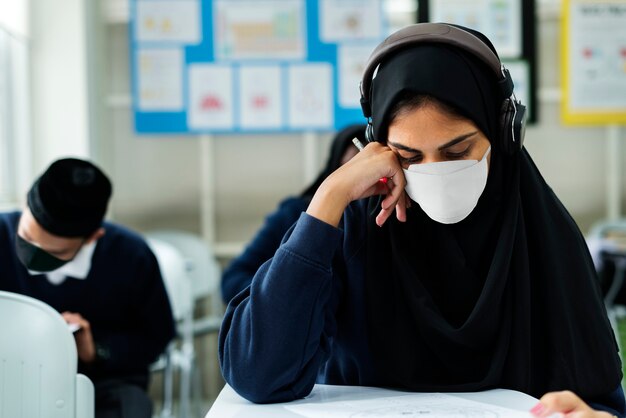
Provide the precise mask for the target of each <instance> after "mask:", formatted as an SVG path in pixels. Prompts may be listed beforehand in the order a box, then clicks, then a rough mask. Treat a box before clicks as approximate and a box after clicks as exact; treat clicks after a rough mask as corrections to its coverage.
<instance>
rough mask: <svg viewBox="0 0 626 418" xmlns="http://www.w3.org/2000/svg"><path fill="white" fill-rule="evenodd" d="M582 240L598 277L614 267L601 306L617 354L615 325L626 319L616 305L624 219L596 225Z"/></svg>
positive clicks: (622, 274)
mask: <svg viewBox="0 0 626 418" xmlns="http://www.w3.org/2000/svg"><path fill="white" fill-rule="evenodd" d="M586 240H587V245H588V246H589V251H590V252H591V256H592V258H593V261H594V264H595V267H596V270H597V271H598V273H600V272H601V271H602V270H603V268H604V263H605V262H606V261H610V262H612V263H613V265H614V267H615V271H614V273H613V277H612V278H611V279H610V283H609V286H608V290H607V291H606V293H605V295H604V305H605V306H606V310H607V315H608V317H609V321H610V322H611V326H612V327H613V332H614V333H615V336H616V340H617V344H618V347H619V350H620V352H621V351H622V347H621V339H620V335H619V327H618V325H617V322H618V320H619V319H621V318H624V317H625V316H626V308H625V307H624V306H623V305H618V304H616V298H617V296H618V294H619V293H620V290H622V287H623V286H624V280H625V279H626V218H623V219H616V220H612V221H607V220H603V221H599V222H596V223H595V224H594V225H593V226H592V227H591V230H590V231H589V234H588V235H587V237H586ZM624 384H626V381H624Z"/></svg>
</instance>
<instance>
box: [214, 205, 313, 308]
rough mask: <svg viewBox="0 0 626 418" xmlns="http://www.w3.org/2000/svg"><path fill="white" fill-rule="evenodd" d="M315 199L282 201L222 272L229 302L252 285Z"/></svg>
mask: <svg viewBox="0 0 626 418" xmlns="http://www.w3.org/2000/svg"><path fill="white" fill-rule="evenodd" d="M310 201H311V199H310V198H308V197H301V196H297V197H289V198H287V199H285V200H283V201H282V202H280V204H279V205H278V208H277V209H276V211H274V212H272V213H271V214H270V215H268V216H267V218H266V219H265V223H264V224H263V227H262V228H261V229H260V230H259V232H257V234H256V235H255V237H254V239H252V241H251V242H250V243H249V244H248V246H247V247H246V249H245V250H244V252H243V253H242V254H241V255H240V256H239V257H237V258H235V259H234V260H233V261H232V262H231V263H230V264H229V266H228V267H227V268H226V269H225V270H224V273H223V274H222V281H221V287H222V299H223V300H224V303H226V304H228V302H229V301H230V300H231V299H232V298H233V297H235V295H236V294H237V293H239V292H241V291H242V290H243V289H245V288H246V287H248V286H249V285H250V282H252V278H253V277H254V274H255V273H256V271H257V270H258V269H259V267H261V264H263V263H265V262H266V261H267V260H269V259H270V258H272V257H273V256H274V253H275V252H276V250H277V249H278V246H279V245H280V242H281V240H282V239H283V236H284V235H285V233H286V232H287V231H288V230H289V228H290V227H291V226H292V225H293V224H294V223H295V222H296V221H297V220H298V218H299V217H300V214H301V213H302V212H303V211H305V210H306V208H307V207H308V206H309V202H310Z"/></svg>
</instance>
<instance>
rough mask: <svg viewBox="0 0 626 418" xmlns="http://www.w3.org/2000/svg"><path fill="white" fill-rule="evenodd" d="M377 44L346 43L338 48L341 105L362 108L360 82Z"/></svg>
mask: <svg viewBox="0 0 626 418" xmlns="http://www.w3.org/2000/svg"><path fill="white" fill-rule="evenodd" d="M375 47H376V44H358V45H351V44H344V45H339V46H338V48H337V54H338V57H337V66H338V68H339V73H338V74H339V105H340V106H342V107H356V108H360V106H361V102H360V98H361V94H360V90H359V83H360V82H361V77H362V76H363V70H364V69H365V64H366V63H367V59H368V58H369V56H370V54H371V53H372V51H373V50H374V48H375Z"/></svg>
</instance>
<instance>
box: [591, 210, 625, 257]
mask: <svg viewBox="0 0 626 418" xmlns="http://www.w3.org/2000/svg"><path fill="white" fill-rule="evenodd" d="M587 238H588V239H600V240H602V241H603V242H605V243H606V244H607V245H609V246H610V247H612V248H613V249H617V250H621V251H623V252H625V253H626V218H622V219H615V220H611V221H607V220H603V221H599V222H596V223H595V224H593V225H592V227H591V230H590V231H589V234H588V237H587Z"/></svg>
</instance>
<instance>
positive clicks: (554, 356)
mask: <svg viewBox="0 0 626 418" xmlns="http://www.w3.org/2000/svg"><path fill="white" fill-rule="evenodd" d="M472 33H474V34H476V35H477V36H480V37H481V39H483V40H485V41H486V42H488V41H487V40H486V38H485V37H484V36H483V35H481V34H479V33H477V32H474V31H472ZM489 45H491V44H489ZM492 49H493V47H492ZM372 89H373V90H372V110H373V118H372V121H373V125H374V132H375V137H376V138H378V139H379V140H381V141H382V142H384V141H385V140H386V135H387V127H388V125H389V120H388V119H389V115H390V113H391V111H392V108H393V105H394V103H395V102H396V101H397V100H398V98H399V97H402V96H406V95H407V93H408V94H415V95H417V94H424V95H428V96H431V97H434V98H435V99H438V100H440V101H442V102H444V103H446V104H447V105H449V106H452V107H453V108H455V109H456V110H457V111H458V112H459V113H461V114H462V115H465V116H466V117H468V118H470V119H471V120H473V121H474V122H475V123H476V124H477V126H478V127H479V128H480V129H481V130H482V131H483V132H484V133H485V135H486V136H487V137H488V138H489V140H490V142H491V143H492V157H491V163H490V169H489V178H488V181H487V185H486V187H485V190H484V192H483V194H482V196H481V198H480V200H479V202H478V205H477V207H476V208H475V209H474V211H473V212H472V213H471V214H470V215H469V216H468V217H467V218H466V219H464V220H462V221H461V222H459V223H456V224H450V225H444V224H440V223H437V222H435V221H433V220H431V219H430V218H429V217H428V216H427V215H426V214H425V213H424V212H423V211H422V210H421V208H420V207H419V205H417V204H415V203H414V204H413V206H412V207H411V208H410V209H408V210H407V222H406V223H400V222H398V221H397V220H396V219H395V218H394V217H391V218H390V219H389V220H388V221H387V222H386V223H385V225H384V226H383V227H377V226H376V224H375V221H374V218H375V216H376V214H377V213H378V211H379V210H380V199H379V198H371V199H370V201H369V205H368V209H369V216H368V233H367V251H368V257H367V269H366V271H367V276H366V302H367V309H368V323H369V328H368V329H369V330H370V335H369V337H370V348H371V351H372V355H373V358H374V361H375V365H376V367H377V371H378V375H379V376H380V379H381V380H382V383H383V384H384V385H386V386H391V387H396V388H404V389H409V390H417V391H477V390H483V389H488V388H495V387H503V388H510V389H515V390H519V391H522V392H525V393H529V394H531V395H533V396H536V397H539V396H541V395H543V394H544V393H545V392H547V391H551V390H562V389H569V390H573V391H575V392H576V393H578V394H579V395H581V396H583V397H585V398H586V399H593V397H595V396H598V395H602V394H606V393H608V392H610V391H612V390H614V389H615V388H617V387H618V385H619V383H620V379H621V366H620V359H619V356H618V353H617V345H616V342H615V339H614V336H613V333H612V330H611V328H610V325H609V322H608V319H607V316H606V312H605V309H604V305H603V303H602V301H601V297H600V293H599V289H598V285H597V281H596V274H595V270H594V267H593V263H592V262H591V258H590V256H589V252H588V250H587V247H586V244H585V241H584V238H583V236H582V235H581V233H580V231H579V229H578V227H577V226H576V224H575V222H574V221H573V219H572V218H571V216H570V215H569V214H568V212H567V211H566V209H565V208H564V207H563V206H562V204H561V202H560V201H559V200H558V198H557V197H556V196H555V195H554V193H553V192H552V190H551V189H550V187H549V186H548V185H547V184H546V183H545V181H544V180H543V178H542V177H541V174H540V173H539V171H538V170H537V168H536V167H535V165H534V163H533V161H532V159H531V158H530V156H529V155H528V153H527V152H526V151H525V150H523V151H521V152H519V153H517V154H516V155H513V156H507V155H504V154H503V153H502V152H501V151H500V147H499V145H498V141H500V140H501V139H500V138H498V132H499V129H498V120H499V116H498V112H499V108H500V104H501V102H502V98H501V97H500V96H499V93H498V90H497V87H496V80H495V79H494V77H493V75H492V73H491V72H490V71H489V70H488V69H487V68H486V67H485V66H484V65H483V64H482V63H481V62H479V61H478V59H476V58H475V57H473V56H470V54H468V53H466V52H464V51H462V50H459V49H455V48H452V47H447V46H442V45H427V44H421V45H418V46H415V45H414V46H411V47H409V49H406V50H404V51H401V52H399V53H397V54H395V55H393V56H392V57H390V58H388V59H387V60H386V61H384V62H382V63H381V65H380V67H379V69H378V73H377V75H376V78H375V79H374V81H373V85H372Z"/></svg>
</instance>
